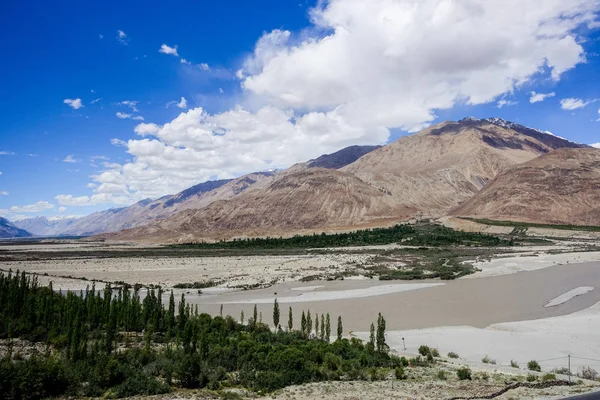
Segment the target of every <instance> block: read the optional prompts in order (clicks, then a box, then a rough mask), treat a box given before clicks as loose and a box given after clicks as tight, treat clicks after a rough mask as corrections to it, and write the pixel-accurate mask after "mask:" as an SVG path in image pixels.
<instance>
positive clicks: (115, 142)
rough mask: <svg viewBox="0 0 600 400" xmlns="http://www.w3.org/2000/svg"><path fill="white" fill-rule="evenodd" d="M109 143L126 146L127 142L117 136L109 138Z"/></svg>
mask: <svg viewBox="0 0 600 400" xmlns="http://www.w3.org/2000/svg"><path fill="white" fill-rule="evenodd" d="M110 144H112V145H113V146H123V147H124V146H127V142H125V141H124V140H121V139H117V138H112V139H110Z"/></svg>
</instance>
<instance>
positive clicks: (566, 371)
mask: <svg viewBox="0 0 600 400" xmlns="http://www.w3.org/2000/svg"><path fill="white" fill-rule="evenodd" d="M552 372H553V373H555V374H560V375H571V371H569V368H566V367H562V368H554V369H553V370H552Z"/></svg>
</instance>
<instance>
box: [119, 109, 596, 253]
mask: <svg viewBox="0 0 600 400" xmlns="http://www.w3.org/2000/svg"><path fill="white" fill-rule="evenodd" d="M561 147H566V148H583V147H586V146H584V145H580V144H577V143H573V142H570V141H568V140H565V139H562V138H560V137H557V136H554V135H552V134H549V133H545V132H542V131H538V130H535V129H531V128H527V127H524V126H522V125H518V124H514V123H510V122H507V121H504V120H500V119H486V120H480V119H475V118H466V119H464V120H461V121H458V122H444V123H441V124H438V125H435V126H432V127H430V128H428V129H425V130H423V131H421V132H419V133H417V134H415V135H412V136H407V137H403V138H401V139H399V140H398V141H396V142H394V143H391V144H389V145H387V146H384V147H381V148H378V149H375V150H373V151H371V152H369V153H367V154H365V155H363V156H362V157H359V158H358V159H357V160H356V161H355V162H353V163H351V164H349V165H346V166H344V167H342V168H340V169H339V170H338V171H335V170H326V169H319V168H314V169H311V168H310V162H309V163H305V164H298V165H296V166H294V167H292V168H290V169H289V170H287V171H283V172H280V173H278V174H276V175H274V176H273V177H272V178H271V180H269V181H268V182H265V185H263V186H262V187H260V188H259V187H257V188H256V190H253V191H251V192H247V193H243V194H242V195H240V196H237V197H235V198H231V199H230V200H228V201H215V202H212V203H211V204H209V205H208V206H206V207H204V208H201V209H189V210H187V211H184V212H180V213H177V214H175V215H173V216H171V217H168V218H165V219H164V220H160V221H155V222H153V223H151V224H148V225H147V226H145V227H141V228H138V229H134V230H128V231H123V232H120V233H118V234H116V235H111V237H112V238H114V239H149V240H160V241H179V240H185V241H190V240H199V239H203V238H227V237H234V236H243V235H264V234H283V233H288V234H289V233H293V232H299V231H310V230H319V229H320V230H323V229H330V228H343V227H353V226H359V225H363V226H364V225H370V226H372V225H378V224H387V223H390V222H391V221H401V220H403V219H406V218H408V217H411V216H415V215H418V214H420V215H427V216H433V217H435V216H441V215H445V214H447V213H448V212H449V211H450V210H451V209H453V208H454V207H456V206H458V205H459V204H461V203H463V202H464V201H466V200H468V199H470V198H471V197H472V196H473V195H475V194H476V193H477V192H478V191H480V190H481V189H482V188H483V187H484V186H485V185H486V184H487V183H488V182H489V181H490V180H491V179H493V178H494V177H495V176H496V175H498V174H499V173H500V172H502V171H503V170H505V169H507V168H509V167H511V166H513V165H517V164H520V163H523V162H527V161H529V160H532V159H534V158H537V157H539V156H540V155H543V154H546V153H549V152H551V151H553V150H554V149H556V148H561Z"/></svg>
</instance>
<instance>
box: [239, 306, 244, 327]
mask: <svg viewBox="0 0 600 400" xmlns="http://www.w3.org/2000/svg"><path fill="white" fill-rule="evenodd" d="M240 323H241V324H242V325H244V310H242V312H241V313H240Z"/></svg>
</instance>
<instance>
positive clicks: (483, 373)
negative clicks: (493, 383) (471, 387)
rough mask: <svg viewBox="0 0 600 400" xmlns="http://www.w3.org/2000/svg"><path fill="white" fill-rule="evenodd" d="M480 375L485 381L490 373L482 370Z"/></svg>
mask: <svg viewBox="0 0 600 400" xmlns="http://www.w3.org/2000/svg"><path fill="white" fill-rule="evenodd" d="M480 377H481V379H482V380H484V381H487V380H489V379H490V374H488V373H487V372H482V373H481V376H480Z"/></svg>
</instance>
